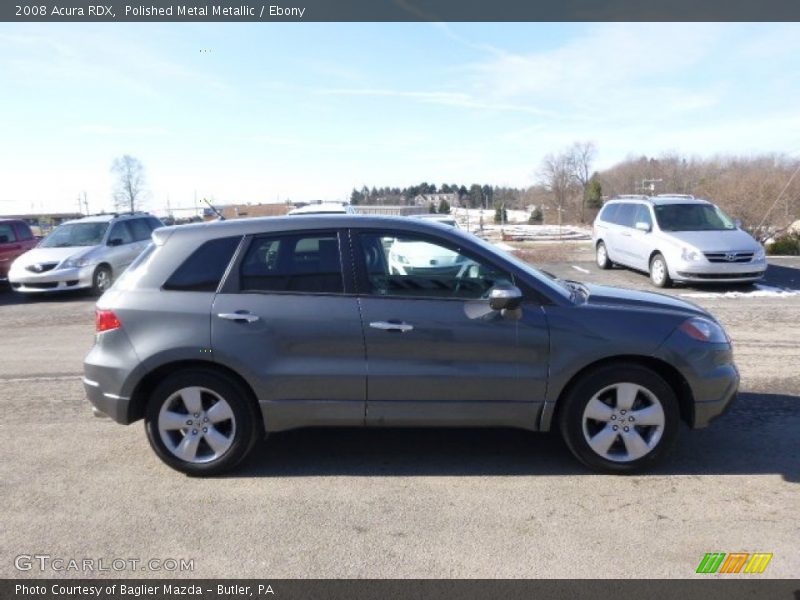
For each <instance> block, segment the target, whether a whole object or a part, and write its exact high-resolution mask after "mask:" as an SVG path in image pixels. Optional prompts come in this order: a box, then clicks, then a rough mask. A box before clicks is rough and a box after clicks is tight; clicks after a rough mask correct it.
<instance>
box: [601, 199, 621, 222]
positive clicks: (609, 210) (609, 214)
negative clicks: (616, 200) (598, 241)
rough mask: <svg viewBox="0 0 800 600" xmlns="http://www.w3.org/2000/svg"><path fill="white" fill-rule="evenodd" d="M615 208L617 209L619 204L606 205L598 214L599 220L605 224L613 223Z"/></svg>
mask: <svg viewBox="0 0 800 600" xmlns="http://www.w3.org/2000/svg"><path fill="white" fill-rule="evenodd" d="M617 208H619V204H607V205H606V206H605V208H603V212H601V213H600V220H601V221H605V222H606V223H613V222H614V216H615V215H616V214H617Z"/></svg>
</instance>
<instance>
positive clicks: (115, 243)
mask: <svg viewBox="0 0 800 600" xmlns="http://www.w3.org/2000/svg"><path fill="white" fill-rule="evenodd" d="M108 245H109V246H122V238H113V239H110V240H108Z"/></svg>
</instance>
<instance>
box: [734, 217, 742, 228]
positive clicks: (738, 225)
mask: <svg viewBox="0 0 800 600" xmlns="http://www.w3.org/2000/svg"><path fill="white" fill-rule="evenodd" d="M733 224H734V225H735V226H736V229H741V228H742V220H741V219H736V220H734V221H733Z"/></svg>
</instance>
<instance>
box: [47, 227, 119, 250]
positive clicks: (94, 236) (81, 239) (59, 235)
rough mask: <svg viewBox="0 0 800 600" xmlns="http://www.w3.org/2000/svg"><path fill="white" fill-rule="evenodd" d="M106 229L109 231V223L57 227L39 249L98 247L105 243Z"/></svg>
mask: <svg viewBox="0 0 800 600" xmlns="http://www.w3.org/2000/svg"><path fill="white" fill-rule="evenodd" d="M106 229H108V223H65V224H64V225H59V226H58V227H56V228H55V230H54V231H53V233H51V234H50V235H48V236H47V237H46V238H45V239H44V240H43V241H42V243H41V244H40V245H39V247H40V248H69V247H71V246H97V245H98V244H100V243H101V242H102V241H103V236H104V235H105V233H106Z"/></svg>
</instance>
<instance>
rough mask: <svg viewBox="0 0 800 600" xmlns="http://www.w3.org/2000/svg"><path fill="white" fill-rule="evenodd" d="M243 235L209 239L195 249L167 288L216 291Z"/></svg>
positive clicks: (173, 276) (170, 280)
mask: <svg viewBox="0 0 800 600" xmlns="http://www.w3.org/2000/svg"><path fill="white" fill-rule="evenodd" d="M241 239H242V238H241V236H235V237H227V238H219V239H216V240H209V241H207V242H205V243H204V244H202V245H201V246H200V247H199V248H197V250H195V251H194V252H193V253H192V254H191V255H190V256H189V258H187V259H186V260H185V261H184V262H183V264H182V265H181V266H180V267H178V268H177V269H176V271H175V272H174V273H173V274H172V275H171V276H170V278H169V279H168V280H167V282H166V283H165V284H164V289H165V290H171V291H179V292H215V291H216V290H217V288H218V287H219V284H220V281H222V276H223V275H224V274H225V270H226V269H227V268H228V265H229V264H230V262H231V259H232V258H233V254H234V252H236V248H237V247H238V246H239V242H240V241H241Z"/></svg>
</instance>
